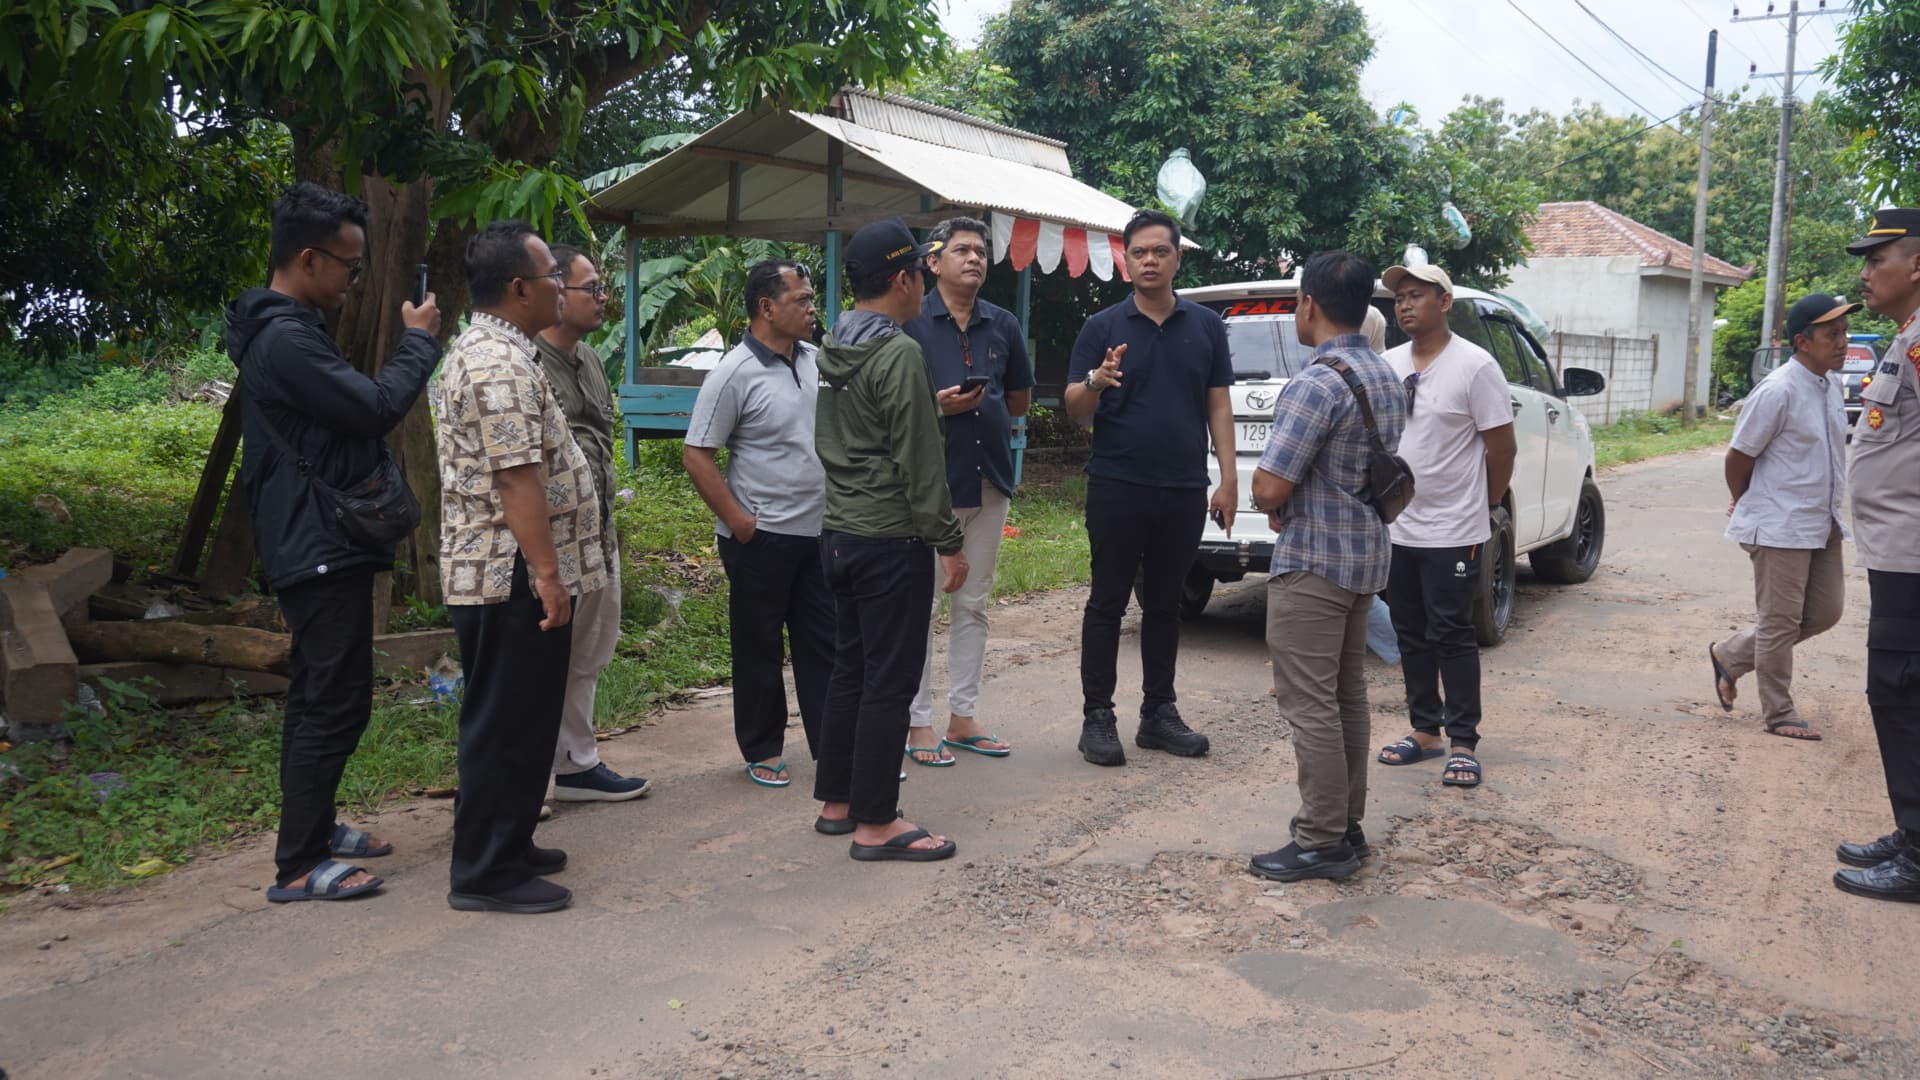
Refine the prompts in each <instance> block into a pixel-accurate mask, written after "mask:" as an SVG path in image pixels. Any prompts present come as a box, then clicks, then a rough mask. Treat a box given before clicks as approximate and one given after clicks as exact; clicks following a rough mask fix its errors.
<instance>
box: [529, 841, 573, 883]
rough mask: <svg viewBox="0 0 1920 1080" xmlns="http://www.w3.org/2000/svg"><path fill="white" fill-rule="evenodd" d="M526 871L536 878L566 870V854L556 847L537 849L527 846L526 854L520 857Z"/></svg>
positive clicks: (530, 845) (536, 847) (537, 847)
mask: <svg viewBox="0 0 1920 1080" xmlns="http://www.w3.org/2000/svg"><path fill="white" fill-rule="evenodd" d="M520 861H521V862H523V863H525V864H526V867H527V870H528V871H530V872H531V873H533V874H534V875H535V876H536V877H546V876H547V875H548V874H557V873H559V872H560V871H562V870H565V869H566V868H567V853H566V852H564V851H561V850H560V849H559V848H557V847H539V846H536V845H532V844H529V845H527V853H526V854H525V855H523V856H521V857H520Z"/></svg>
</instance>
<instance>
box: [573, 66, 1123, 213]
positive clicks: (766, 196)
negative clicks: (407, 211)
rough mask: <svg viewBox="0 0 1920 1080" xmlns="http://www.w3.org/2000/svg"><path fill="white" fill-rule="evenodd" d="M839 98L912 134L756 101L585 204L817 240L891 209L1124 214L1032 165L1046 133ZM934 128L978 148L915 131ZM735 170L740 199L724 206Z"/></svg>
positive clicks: (1057, 173) (1098, 195) (893, 103)
mask: <svg viewBox="0 0 1920 1080" xmlns="http://www.w3.org/2000/svg"><path fill="white" fill-rule="evenodd" d="M842 101H843V103H844V104H845V105H847V106H848V108H847V109H846V111H848V112H850V113H853V112H859V113H861V114H862V115H865V116H866V117H867V118H868V119H875V118H876V117H877V118H879V119H878V120H877V121H876V122H880V123H884V124H886V125H887V126H889V127H894V128H905V129H909V130H911V131H914V132H916V133H917V134H914V135H903V134H899V133H897V132H895V131H890V130H883V129H881V128H877V127H868V126H865V125H863V124H859V123H856V122H854V121H852V120H851V119H843V118H840V117H837V116H826V115H819V114H814V113H798V112H789V111H786V110H782V109H778V108H776V107H774V106H772V105H761V106H758V107H756V108H755V109H752V110H749V111H746V112H742V113H738V114H735V115H734V116H732V117H729V118H728V119H727V120H725V121H722V122H721V123H720V124H718V125H716V126H714V127H713V128H711V129H710V130H708V131H707V132H705V133H703V134H702V135H701V136H700V137H699V138H697V139H694V140H693V141H692V142H689V143H687V144H685V145H683V146H681V147H679V148H678V149H675V150H674V151H673V152H671V153H669V154H667V155H666V156H665V157H662V158H661V159H659V160H658V161H655V162H652V163H651V164H649V165H648V166H647V167H646V168H644V169H642V170H641V171H639V172H638V173H635V174H634V175H632V176H630V177H628V178H627V179H625V180H623V181H621V182H620V183H618V184H615V185H613V186H612V187H610V188H607V189H606V190H605V191H602V192H600V193H599V194H598V195H596V196H594V198H593V202H592V204H591V206H590V212H593V213H594V214H595V215H596V216H599V217H602V218H604V219H608V220H614V221H619V222H621V223H623V224H631V225H633V226H635V232H636V233H640V234H643V235H647V234H650V235H689V236H691V235H703V234H716V235H736V236H760V237H766V238H768V239H775V240H802V241H811V242H816V243H817V242H819V240H820V239H821V237H822V236H823V234H824V233H825V232H826V230H828V229H840V230H843V231H846V230H852V229H857V228H859V227H860V226H861V225H863V224H866V223H867V222H868V221H872V220H875V219H878V218H882V217H889V216H894V215H898V216H900V217H903V218H906V219H907V221H908V222H909V223H910V224H916V225H931V224H933V223H935V222H937V221H939V220H940V219H941V218H944V217H950V216H952V214H953V213H954V212H955V211H958V210H973V211H980V210H998V211H1001V212H1003V213H1008V214H1016V215H1020V216H1023V217H1030V218H1037V219H1040V220H1042V221H1056V222H1059V223H1061V224H1063V225H1070V226H1074V227H1078V228H1083V229H1089V230H1095V231H1100V232H1114V233H1117V232H1120V231H1121V230H1122V229H1123V228H1124V227H1125V225H1126V222H1127V219H1128V218H1130V217H1132V216H1133V207H1131V206H1128V205H1127V204H1126V203H1124V202H1122V201H1121V200H1119V199H1116V198H1114V197H1113V196H1111V195H1108V194H1106V193H1105V192H1102V191H1099V190H1097V189H1095V188H1091V187H1088V186H1087V185H1085V184H1082V183H1080V182H1079V181H1077V180H1075V179H1073V177H1072V176H1071V175H1069V174H1068V173H1067V172H1066V171H1065V170H1063V169H1055V168H1052V167H1049V166H1047V165H1039V164H1032V163H1030V162H1031V161H1033V160H1037V159H1045V158H1047V157H1049V156H1050V155H1054V154H1057V155H1058V158H1059V160H1060V161H1062V162H1064V160H1065V149H1064V147H1060V146H1058V145H1054V144H1051V142H1050V140H1041V139H1039V138H1038V137H1036V136H1030V135H1027V134H1025V133H1023V132H1016V131H1014V130H1013V129H1011V128H998V127H997V126H996V125H986V124H982V123H980V122H978V121H973V122H970V123H960V122H957V121H954V120H953V119H952V118H950V117H943V116H940V115H938V114H937V113H934V112H931V111H929V110H932V109H934V107H933V106H925V105H923V104H922V103H918V102H910V101H909V100H908V99H898V100H882V99H880V98H878V97H876V96H875V95H872V94H867V93H865V92H848V93H845V94H843V95H842ZM941 111H942V112H944V111H945V110H941ZM942 133H944V134H945V135H947V136H951V137H953V138H955V139H958V140H960V141H962V142H970V143H972V144H974V145H976V146H983V147H987V149H984V150H972V149H967V148H965V147H956V146H950V145H944V144H940V143H937V142H933V141H928V138H923V137H921V136H928V137H932V136H936V135H940V134H942ZM834 142H838V143H839V144H840V145H841V146H842V147H843V148H844V157H843V162H842V164H843V170H844V177H845V178H844V182H843V186H842V191H841V200H840V202H841V205H840V213H839V214H838V215H837V216H836V217H833V218H831V219H830V218H829V217H828V216H827V210H828V198H827V175H826V173H827V160H828V154H829V147H830V145H831V144H832V143H834ZM995 147H998V149H994V148H995ZM1015 150H1018V151H1019V153H1018V154H1017V155H1015V154H1014V153H1013V151H1015ZM996 155H999V156H996ZM1016 157H1017V158H1018V160H1016V159H1015V158H1016ZM736 167H737V169H738V177H739V181H738V191H737V200H738V206H737V208H735V212H733V213H731V214H730V212H729V203H730V201H731V200H732V198H733V197H734V196H733V191H732V189H733V182H732V178H733V176H734V172H735V169H736Z"/></svg>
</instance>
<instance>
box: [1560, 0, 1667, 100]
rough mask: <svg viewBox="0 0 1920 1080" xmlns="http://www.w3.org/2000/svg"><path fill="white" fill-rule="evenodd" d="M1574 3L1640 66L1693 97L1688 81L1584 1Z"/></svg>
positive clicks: (1576, 0)
mask: <svg viewBox="0 0 1920 1080" xmlns="http://www.w3.org/2000/svg"><path fill="white" fill-rule="evenodd" d="M1573 2H1574V5H1575V6H1576V7H1578V8H1579V9H1580V10H1581V11H1584V12H1586V13H1587V17H1588V18H1590V19H1592V20H1593V21H1594V22H1597V23H1599V24H1600V29H1602V30H1605V31H1606V32H1607V33H1608V34H1611V35H1612V36H1613V40H1615V41H1617V42H1619V43H1620V44H1622V45H1624V46H1626V48H1627V51H1628V52H1631V53H1632V54H1633V55H1634V56H1635V57H1637V58H1638V59H1639V60H1640V66H1642V67H1645V68H1646V69H1647V70H1648V71H1657V72H1658V73H1659V74H1662V75H1665V76H1666V77H1667V78H1669V79H1672V80H1673V81H1674V82H1676V83H1679V84H1680V87H1681V89H1683V90H1685V91H1686V92H1687V95H1688V96H1689V97H1691V96H1692V95H1693V92H1694V89H1695V88H1694V86H1693V84H1691V83H1689V82H1687V80H1685V79H1683V78H1681V77H1680V76H1678V75H1675V74H1674V73H1673V72H1671V71H1668V70H1667V69H1666V68H1664V67H1662V66H1661V65H1660V62H1659V61H1657V60H1655V59H1654V58H1653V57H1651V56H1648V55H1647V54H1646V53H1643V52H1641V51H1640V49H1639V48H1638V47H1637V46H1635V45H1634V43H1633V42H1631V41H1628V40H1627V39H1626V38H1625V37H1622V36H1621V34H1620V31H1618V30H1615V29H1614V28H1613V27H1611V26H1608V25H1607V20H1605V19H1603V18H1601V17H1600V16H1599V15H1597V14H1595V13H1594V10H1593V9H1592V8H1590V7H1588V6H1587V5H1586V4H1585V3H1584V2H1583V0H1573Z"/></svg>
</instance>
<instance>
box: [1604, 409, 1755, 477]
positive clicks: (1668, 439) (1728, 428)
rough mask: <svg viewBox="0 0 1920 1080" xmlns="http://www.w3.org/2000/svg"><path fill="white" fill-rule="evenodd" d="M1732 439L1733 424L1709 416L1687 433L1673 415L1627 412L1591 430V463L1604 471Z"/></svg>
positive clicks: (1711, 415) (1717, 444)
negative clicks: (1608, 467)
mask: <svg viewBox="0 0 1920 1080" xmlns="http://www.w3.org/2000/svg"><path fill="white" fill-rule="evenodd" d="M1732 436H1733V421H1731V420H1721V419H1719V418H1718V417H1716V416H1714V415H1713V414H1711V413H1709V414H1708V415H1707V416H1706V418H1705V419H1702V420H1701V421H1700V422H1699V423H1698V424H1696V425H1694V427H1693V430H1691V431H1689V430H1687V429H1686V428H1683V427H1681V426H1680V418H1679V417H1677V416H1663V415H1659V414H1654V413H1628V414H1627V415H1626V416H1624V417H1621V418H1620V419H1619V420H1618V421H1616V422H1614V423H1612V424H1608V425H1607V426H1605V427H1598V426H1596V427H1595V428H1594V429H1593V463H1594V466H1595V467H1596V468H1602V469H1604V468H1606V467H1607V466H1609V465H1624V464H1626V463H1627V462H1629V461H1643V460H1645V459H1647V458H1651V457H1659V456H1661V455H1663V454H1677V453H1680V452H1682V451H1685V450H1698V449H1700V448H1701V447H1703V446H1720V445H1723V444H1724V443H1726V441H1727V440H1728V439H1729V438H1731V437H1732Z"/></svg>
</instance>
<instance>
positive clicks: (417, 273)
mask: <svg viewBox="0 0 1920 1080" xmlns="http://www.w3.org/2000/svg"><path fill="white" fill-rule="evenodd" d="M426 302H427V264H426V263H421V264H419V265H418V266H415V267H414V268H413V306H414V307H419V306H420V305H421V304H424V303H426Z"/></svg>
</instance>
